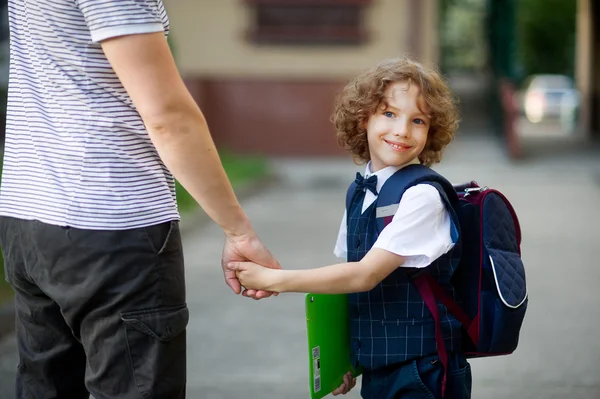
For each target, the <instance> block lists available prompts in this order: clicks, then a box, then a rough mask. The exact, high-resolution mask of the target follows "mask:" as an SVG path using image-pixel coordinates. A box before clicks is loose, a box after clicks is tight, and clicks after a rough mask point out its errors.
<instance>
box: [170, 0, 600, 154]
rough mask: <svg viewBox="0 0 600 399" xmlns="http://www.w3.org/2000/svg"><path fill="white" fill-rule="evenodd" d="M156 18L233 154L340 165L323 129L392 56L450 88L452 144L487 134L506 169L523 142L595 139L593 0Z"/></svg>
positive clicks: (597, 63) (271, 1)
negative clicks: (371, 70)
mask: <svg viewBox="0 0 600 399" xmlns="http://www.w3.org/2000/svg"><path fill="white" fill-rule="evenodd" d="M165 5H166V7H167V9H168V12H169V15H170V18H171V25H172V36H171V42H172V44H173V47H174V50H175V54H176V57H177V60H178V64H179V67H180V70H181V72H182V74H183V76H184V77H185V79H186V81H187V83H188V86H189V88H190V90H191V91H192V93H193V95H194V97H195V98H196V100H197V101H198V103H199V104H200V106H201V107H202V109H203V111H204V112H205V114H206V116H207V119H208V120H209V123H210V125H211V130H212V132H213V134H214V136H215V140H216V141H217V142H218V143H219V144H220V145H222V146H225V147H227V148H229V149H231V150H233V151H238V152H244V153H258V154H265V155H277V156H320V155H336V154H342V152H341V150H340V149H339V148H338V146H337V144H336V142H335V137H334V134H333V127H332V125H331V123H330V121H329V117H330V114H331V109H332V103H333V99H334V97H335V95H336V93H337V92H338V91H339V90H340V88H341V87H342V86H343V85H344V83H345V82H346V81H347V80H348V79H349V78H351V77H352V76H354V75H355V74H356V73H357V72H359V71H360V70H362V69H364V68H367V67H370V66H372V65H374V64H375V63H377V62H378V61H380V60H382V59H385V58H389V57H394V56H401V55H404V54H408V55H410V56H411V57H413V58H415V59H417V60H419V61H421V62H423V63H425V64H436V65H439V67H440V68H441V70H442V71H443V72H444V74H445V75H446V76H447V77H448V78H449V80H450V82H451V84H452V86H453V88H454V89H455V90H456V91H457V93H458V95H459V96H460V99H461V103H462V105H461V108H462V110H463V124H462V126H461V133H464V134H493V133H492V132H495V133H496V134H497V135H498V136H499V137H500V138H502V139H504V141H503V143H505V144H507V145H508V148H509V150H510V151H509V153H511V154H512V155H514V156H518V155H519V152H520V148H519V143H520V141H521V136H523V135H529V136H532V135H533V136H545V135H550V136H554V137H557V136H566V135H571V136H576V137H584V139H586V140H587V139H589V138H592V137H596V135H597V133H595V132H598V131H600V112H598V111H600V100H599V99H600V96H599V94H598V93H600V48H599V46H600V45H599V43H600V40H598V37H600V28H598V14H599V11H598V9H600V5H599V4H598V3H597V2H594V1H593V0H519V1H517V0H165ZM536 75H544V76H542V77H540V78H538V79H534V78H535V76H536ZM548 75H551V76H548ZM554 75H559V77H555V76H554ZM532 82H533V83H535V84H534V85H533V86H532ZM556 84H558V87H555V86H556ZM547 85H548V87H546V86H547ZM554 89H556V90H558V92H557V91H556V90H554ZM553 90H554V91H553ZM526 105H528V106H527V107H526ZM527 111H528V112H527ZM594 111H596V112H594ZM548 120H550V123H548Z"/></svg>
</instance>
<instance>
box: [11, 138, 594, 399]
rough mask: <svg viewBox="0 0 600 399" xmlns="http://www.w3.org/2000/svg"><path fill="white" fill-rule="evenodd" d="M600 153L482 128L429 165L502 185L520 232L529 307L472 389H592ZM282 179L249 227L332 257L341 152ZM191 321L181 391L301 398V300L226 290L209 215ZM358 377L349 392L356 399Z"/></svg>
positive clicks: (276, 248) (278, 245) (288, 163)
mask: <svg viewBox="0 0 600 399" xmlns="http://www.w3.org/2000/svg"><path fill="white" fill-rule="evenodd" d="M597 155H598V153H589V154H585V155H581V156H572V155H567V154H565V156H561V157H553V158H549V159H536V160H532V161H525V162H521V163H519V164H513V163H510V162H509V161H507V160H506V159H505V157H504V156H503V154H502V153H501V152H500V151H499V150H498V149H497V146H496V143H495V142H494V141H490V139H489V138H478V137H476V136H470V137H469V138H468V139H464V140H462V141H461V140H458V141H457V142H456V143H454V144H453V145H452V146H451V147H450V150H449V151H448V154H447V157H446V159H445V161H444V162H443V165H440V166H439V167H438V168H437V169H438V170H439V171H441V172H442V173H444V174H446V176H447V177H449V178H450V179H451V180H452V181H454V182H460V181H465V180H468V179H475V180H478V181H480V182H481V183H484V184H486V185H489V186H492V187H497V188H499V189H501V190H502V191H503V192H504V193H505V194H506V195H507V196H508V197H509V198H510V199H511V200H512V202H513V204H514V206H515V209H516V211H517V213H518V214H519V216H520V221H521V225H522V230H523V258H524V261H525V264H526V268H527V277H528V280H529V292H530V305H529V311H528V315H527V318H526V321H525V325H524V329H523V334H522V339H521V346H520V348H519V349H518V350H517V352H516V353H515V354H513V355H511V356H507V357H503V358H496V359H485V360H476V361H473V362H472V365H473V378H474V388H473V397H474V398H485V399H505V398H519V399H540V398H543V399H564V398H569V399H597V398H599V397H600V374H599V373H598V370H599V369H600V346H599V345H598V340H597V337H596V336H597V334H596V332H597V331H598V328H599V327H600V322H599V321H598V320H599V318H598V316H600V314H599V313H598V302H599V301H598V300H599V294H598V286H597V284H598V282H600V268H599V267H598V266H597V264H598V261H597V254H596V250H597V247H598V243H600V212H599V211H598V207H599V205H598V204H600V186H599V182H600V157H598V156H597ZM274 168H275V171H276V172H277V173H278V174H279V175H280V176H281V177H282V178H281V183H280V184H277V185H275V186H273V187H270V188H269V189H267V190H266V191H264V192H263V193H260V194H258V195H256V196H254V197H252V198H250V199H248V200H246V201H244V207H245V209H246V211H247V212H248V214H249V215H250V217H251V219H252V221H253V223H254V226H255V228H256V230H257V231H258V233H259V235H260V236H261V237H262V239H263V240H264V241H265V242H266V243H267V244H268V245H269V247H270V248H271V249H272V251H273V253H274V254H275V255H276V256H277V258H278V259H279V260H280V262H281V264H282V265H283V266H284V267H285V268H290V269H294V268H308V267H312V266H318V265H326V264H329V263H332V262H335V259H334V257H333V255H332V248H333V244H334V239H335V235H336V233H337V229H338V227H339V223H340V218H341V216H342V212H343V198H344V192H345V189H346V186H347V184H348V183H349V181H350V180H351V179H352V177H353V172H354V171H355V170H359V169H360V170H362V168H358V167H353V166H352V164H351V163H350V161H348V160H310V161H306V160H289V159H288V160H275V161H274ZM184 245H185V250H186V262H187V279H188V280H187V282H188V297H189V307H190V311H191V320H190V324H189V329H188V340H189V361H188V369H189V374H188V381H189V388H188V397H189V398H192V399H196V398H206V399H237V398H245V399H254V398H277V399H283V398H289V399H306V398H307V397H308V394H307V389H308V388H307V386H308V382H307V378H308V377H307V368H306V362H307V348H306V340H305V324H304V310H303V299H304V296H303V295H300V294H285V295H280V296H279V297H277V298H271V299H268V300H264V301H259V302H255V301H251V300H246V299H244V298H242V297H236V296H234V295H232V294H231V293H230V292H228V288H227V287H226V286H225V284H224V283H223V281H222V274H221V271H220V267H219V260H220V252H221V248H222V233H220V231H219V229H218V228H216V227H215V226H213V225H204V226H202V227H198V228H197V229H189V230H187V232H186V235H185V237H184ZM15 365H16V354H15V342H14V338H9V339H7V340H5V341H4V342H3V343H0V399H9V398H12V397H13V396H12V395H11V393H10V392H11V391H12V379H13V370H14V368H15ZM358 388H359V386H357V388H355V390H354V391H352V392H351V393H350V394H349V395H347V396H346V397H347V398H354V399H356V398H359V394H358V392H359V389H358Z"/></svg>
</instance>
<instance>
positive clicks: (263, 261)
mask: <svg viewBox="0 0 600 399" xmlns="http://www.w3.org/2000/svg"><path fill="white" fill-rule="evenodd" d="M246 261H250V262H256V263H257V264H259V265H262V266H258V265H256V267H257V268H260V269H265V270H270V269H281V266H280V265H279V262H277V260H275V258H273V255H271V253H270V252H269V250H268V249H267V248H266V247H265V246H264V245H263V243H262V242H261V241H260V240H259V238H258V237H257V236H256V234H255V233H254V232H251V233H249V234H246V235H237V236H232V235H227V234H226V235H225V246H224V247H223V259H222V260H221V266H222V267H223V274H224V275H225V283H226V284H227V285H228V286H229V287H230V288H231V290H232V291H233V292H234V293H235V294H239V293H240V292H241V291H242V284H243V283H242V284H240V280H239V279H238V277H237V276H236V271H235V269H231V268H230V267H228V264H229V263H231V262H234V263H237V262H246ZM263 266H264V267H263ZM269 268H270V269H269ZM243 285H244V287H245V290H244V291H243V292H242V295H244V296H247V297H250V298H253V299H262V298H268V297H270V296H271V295H273V294H274V293H273V292H269V291H264V290H260V289H259V290H257V289H255V288H254V287H255V286H254V285H246V284H243ZM275 295H277V294H276V293H275Z"/></svg>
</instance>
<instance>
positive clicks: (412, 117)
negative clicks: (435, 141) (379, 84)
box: [366, 81, 430, 172]
mask: <svg viewBox="0 0 600 399" xmlns="http://www.w3.org/2000/svg"><path fill="white" fill-rule="evenodd" d="M420 94H421V90H420V89H419V87H418V86H417V85H416V84H414V83H409V82H408V81H402V82H394V83H391V84H390V85H389V86H388V87H387V89H386V91H385V102H384V103H382V104H381V105H380V106H379V108H378V109H377V111H376V112H375V113H374V114H373V115H371V116H370V117H369V120H368V121H367V126H366V129H367V140H368V143H369V153H370V156H371V170H372V171H373V172H376V171H378V170H380V169H383V168H385V167H388V166H403V165H406V164H408V163H409V162H411V161H412V160H414V159H415V158H417V157H418V156H419V154H420V153H421V151H423V148H425V144H426V143H427V133H428V132H429V121H430V120H429V117H428V116H427V114H426V112H427V109H426V107H425V103H424V101H423V99H422V97H421V95H420Z"/></svg>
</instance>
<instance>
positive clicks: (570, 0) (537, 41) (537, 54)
mask: <svg viewBox="0 0 600 399" xmlns="http://www.w3.org/2000/svg"><path fill="white" fill-rule="evenodd" d="M576 10H577V1H576V0H519V1H518V2H517V16H516V17H517V42H518V58H519V64H520V66H521V68H522V72H523V74H524V75H531V74H538V73H558V74H567V75H572V74H573V68H574V60H575V24H576Z"/></svg>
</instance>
